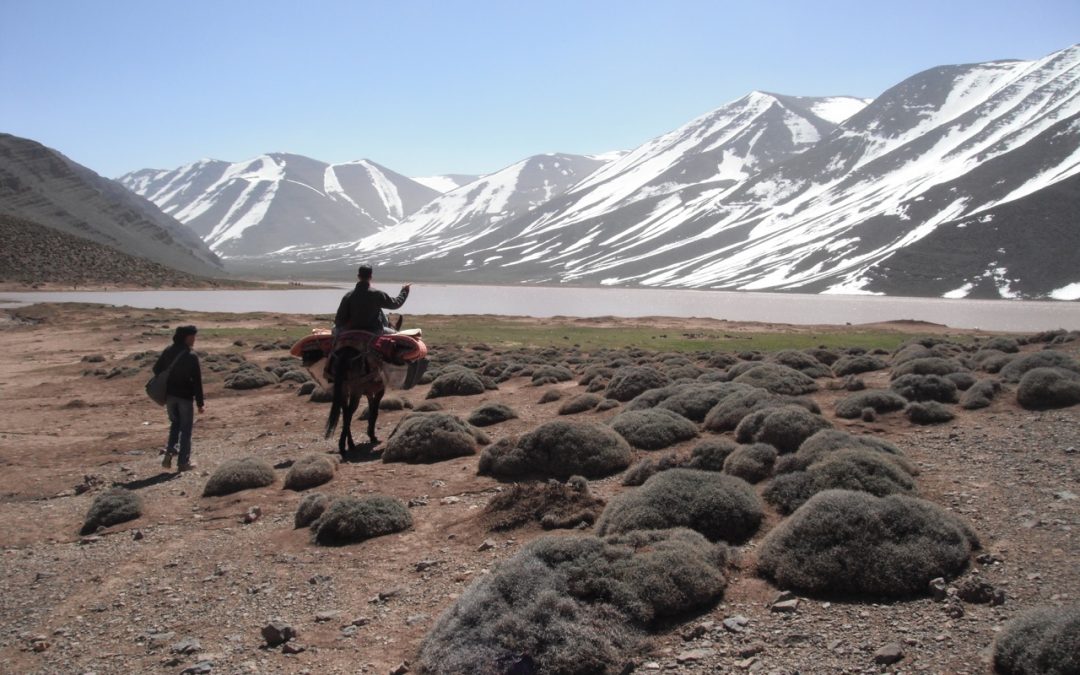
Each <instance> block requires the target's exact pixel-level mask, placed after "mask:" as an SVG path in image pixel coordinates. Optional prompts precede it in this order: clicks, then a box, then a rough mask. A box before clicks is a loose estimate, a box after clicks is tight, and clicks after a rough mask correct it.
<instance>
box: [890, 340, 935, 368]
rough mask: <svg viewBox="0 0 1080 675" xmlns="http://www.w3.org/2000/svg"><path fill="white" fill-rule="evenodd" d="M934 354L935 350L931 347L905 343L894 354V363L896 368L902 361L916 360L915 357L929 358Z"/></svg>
mask: <svg viewBox="0 0 1080 675" xmlns="http://www.w3.org/2000/svg"><path fill="white" fill-rule="evenodd" d="M933 356H934V352H932V351H930V349H929V348H927V347H924V346H923V345H921V344H905V345H903V346H901V347H900V349H899V350H897V351H896V353H894V354H893V357H892V364H893V367H894V368H895V367H896V366H899V365H900V364H902V363H907V362H908V361H914V360H915V359H928V358H931V357H933Z"/></svg>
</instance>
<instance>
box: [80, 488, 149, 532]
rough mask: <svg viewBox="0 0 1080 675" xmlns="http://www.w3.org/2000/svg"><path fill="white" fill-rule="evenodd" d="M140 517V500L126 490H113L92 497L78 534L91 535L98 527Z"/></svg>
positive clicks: (137, 496)
mask: <svg viewBox="0 0 1080 675" xmlns="http://www.w3.org/2000/svg"><path fill="white" fill-rule="evenodd" d="M141 515H142V500H140V499H139V495H137V494H135V493H134V492H132V491H131V490H128V489H126V488H121V487H117V488H113V489H111V490H108V491H107V492H102V493H101V494H99V495H98V496H96V497H94V501H93V502H91V503H90V509H89V510H88V511H87V512H86V518H85V520H84V521H83V526H82V529H80V530H79V534H83V535H85V534H92V533H94V532H95V531H97V529H98V528H99V527H109V526H111V525H116V524H117V523H124V522H127V521H129V520H135V519H136V518H138V517H139V516H141Z"/></svg>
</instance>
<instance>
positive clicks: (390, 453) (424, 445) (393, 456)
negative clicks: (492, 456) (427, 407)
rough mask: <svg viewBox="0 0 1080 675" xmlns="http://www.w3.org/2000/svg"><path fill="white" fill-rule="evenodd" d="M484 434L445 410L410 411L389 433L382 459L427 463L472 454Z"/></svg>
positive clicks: (484, 437)
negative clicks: (444, 411) (428, 411)
mask: <svg viewBox="0 0 1080 675" xmlns="http://www.w3.org/2000/svg"><path fill="white" fill-rule="evenodd" d="M487 442H489V440H488V438H487V435H486V434H484V432H482V431H480V430H479V429H475V428H473V427H472V426H470V425H469V424H467V423H466V422H463V421H461V420H460V419H459V418H457V417H455V416H453V415H450V414H448V413H441V412H431V413H412V414H410V415H408V416H406V417H405V418H404V419H402V420H401V422H399V423H398V425H397V427H396V428H395V429H394V431H393V432H391V434H390V438H388V439H387V440H386V445H385V447H384V448H383V452H382V460H383V461H384V462H406V463H408V464H430V463H432V462H441V461H443V460H447V459H453V458H455V457H465V456H468V455H475V454H476V447H477V445H478V444H481V445H482V444H485V443H487Z"/></svg>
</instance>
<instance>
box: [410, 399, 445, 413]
mask: <svg viewBox="0 0 1080 675" xmlns="http://www.w3.org/2000/svg"><path fill="white" fill-rule="evenodd" d="M442 409H443V407H442V404H441V403H439V402H438V401H424V402H423V403H421V404H420V405H418V406H416V407H415V408H413V412H418V413H421V412H438V411H439V410H442Z"/></svg>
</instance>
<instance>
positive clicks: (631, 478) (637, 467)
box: [622, 452, 684, 486]
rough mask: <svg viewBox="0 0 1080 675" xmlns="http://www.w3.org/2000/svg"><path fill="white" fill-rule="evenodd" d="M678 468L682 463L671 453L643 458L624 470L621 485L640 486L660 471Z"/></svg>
mask: <svg viewBox="0 0 1080 675" xmlns="http://www.w3.org/2000/svg"><path fill="white" fill-rule="evenodd" d="M680 466H684V462H683V460H682V459H680V458H679V456H678V455H676V454H675V453H673V452H671V453H668V454H666V455H661V456H660V457H645V458H643V459H641V460H639V461H637V462H635V463H634V465H633V466H632V467H630V468H629V469H627V470H626V473H624V474H623V478H622V484H623V485H630V486H637V485H641V484H642V483H644V482H645V481H647V480H649V479H650V478H652V477H653V476H655V475H656V474H658V473H660V472H661V471H668V470H669V469H677V468H679V467H680Z"/></svg>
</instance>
